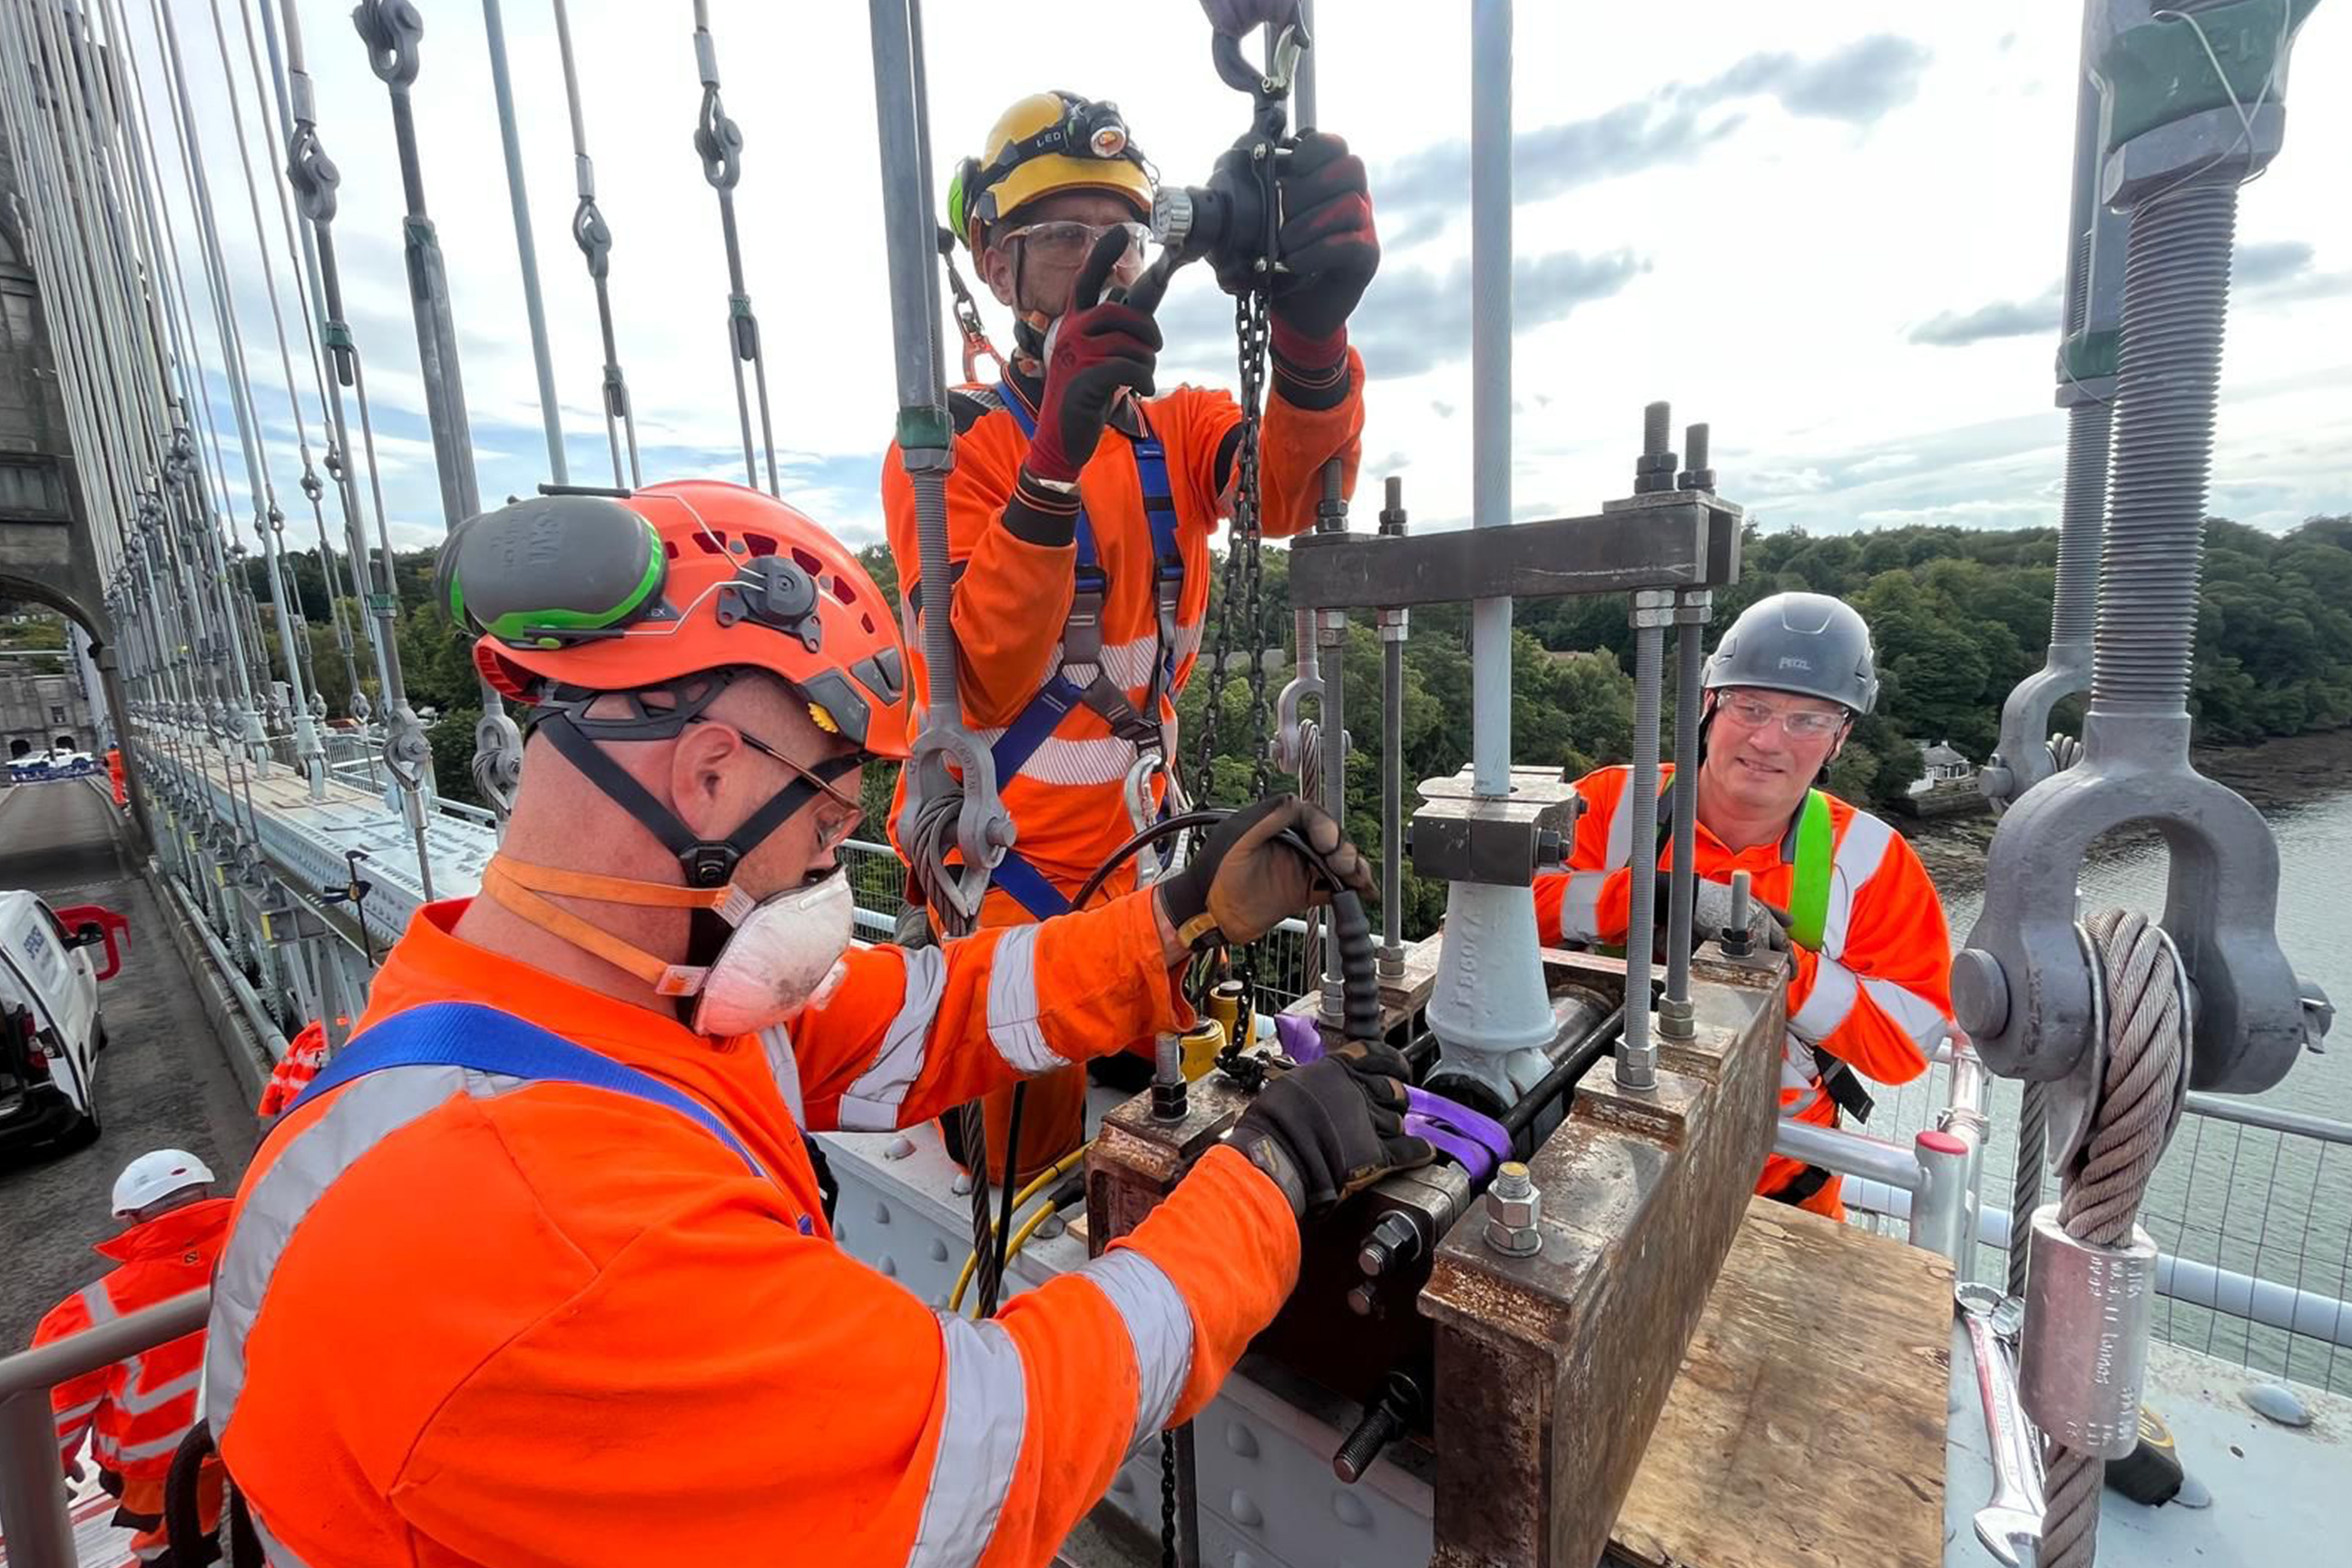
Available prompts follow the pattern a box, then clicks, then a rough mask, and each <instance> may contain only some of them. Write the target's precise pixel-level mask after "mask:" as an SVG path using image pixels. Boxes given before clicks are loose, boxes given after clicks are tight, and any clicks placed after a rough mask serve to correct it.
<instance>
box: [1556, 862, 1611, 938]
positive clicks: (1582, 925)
mask: <svg viewBox="0 0 2352 1568" xmlns="http://www.w3.org/2000/svg"><path fill="white" fill-rule="evenodd" d="M1608 881H1609V873H1608V872H1606V871H1576V872H1571V873H1570V876H1569V879H1568V887H1567V889H1566V890H1565V891H1564V892H1562V894H1561V895H1560V900H1559V934H1560V939H1561V940H1562V941H1564V942H1598V941H1600V940H1601V889H1602V888H1603V887H1604V886H1606V885H1607V883H1608Z"/></svg>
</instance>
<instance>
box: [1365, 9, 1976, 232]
mask: <svg viewBox="0 0 2352 1568" xmlns="http://www.w3.org/2000/svg"><path fill="white" fill-rule="evenodd" d="M1928 58H1929V56H1928V53H1927V50H1926V49H1925V48H1923V47H1920V46H1919V45H1918V44H1916V43H1914V42H1912V41H1911V40H1910V39H1908V38H1905V37H1897V36H1895V35H1894V34H1891V33H1874V34H1872V35H1870V36H1869V37H1863V38H1858V39H1856V40H1855V41H1854V42H1853V43H1851V44H1848V45H1846V46H1845V47H1843V48H1840V49H1837V50H1835V51H1833V52H1832V53H1830V54H1827V55H1824V56H1822V57H1821V58H1817V59H1811V60H1801V59H1799V58H1796V57H1795V56H1793V55H1787V54H1779V53H1762V54H1753V55H1749V56H1748V57H1747V58H1744V59H1742V60H1740V61H1739V62H1738V63H1737V64H1735V65H1734V66H1732V68H1730V69H1729V70H1727V71H1725V72H1724V73H1723V74H1722V75H1721V76H1718V77H1717V78H1715V79H1713V80H1711V81H1707V82H1703V83H1698V84H1690V83H1674V84H1670V85H1668V86H1666V87H1664V88H1661V89H1658V90H1657V91H1656V92H1654V93H1653V94H1651V95H1650V96H1649V97H1647V98H1644V99H1640V100H1635V101H1633V102H1632V103H1622V104H1619V105H1618V106H1617V107H1616V108H1614V109H1611V110H1607V111H1605V112H1603V113H1601V114H1597V115H1594V116H1592V117H1591V118H1590V119H1585V120H1572V121H1567V122H1565V123H1563V124H1559V125H1546V126H1540V127H1538V128H1537V129H1535V130H1532V131H1523V132H1519V134H1518V135H1517V137H1516V138H1514V139H1513V142H1512V144H1511V175H1512V195H1513V197H1514V199H1515V200H1517V201H1521V202H1533V201H1541V200H1543V199H1545V198H1546V197H1549V196H1555V195H1559V194H1560V193H1561V192H1563V191H1568V190H1573V189H1574V188H1576V187H1577V186H1579V185H1584V184H1593V183H1596V182H1598V181H1601V180H1607V179H1615V178H1620V177H1622V176H1623V175H1627V174H1639V173H1641V172H1642V171H1643V170H1644V169H1650V168H1654V167H1656V166H1658V165H1659V164H1662V163H1678V162H1682V161H1684V160H1686V159H1689V158H1692V157H1696V155H1697V154H1698V153H1701V152H1704V151H1705V150H1706V148H1707V147H1709V146H1711V145H1713V144H1714V143H1716V142H1720V141H1722V140H1723V139H1724V138H1725V137H1727V136H1728V135H1730V134H1731V133H1732V132H1734V131H1736V130H1738V128H1739V127H1740V125H1741V124H1742V123H1744V121H1745V120H1746V118H1747V115H1746V111H1745V110H1742V109H1739V108H1738V107H1735V106H1736V105H1737V104H1738V102H1739V100H1745V99H1754V98H1768V99H1771V100H1774V101H1776V102H1778V103H1779V104H1780V108H1781V109H1782V110H1784V111H1786V112H1787V113H1790V114H1793V115H1797V116H1800V117H1802V118H1807V119H1818V120H1834V121H1840V122H1842V123H1844V124H1848V125H1866V124H1868V123H1870V122H1871V121H1874V120H1877V119H1879V118H1880V117H1882V116H1884V115H1885V114H1886V113H1887V112H1888V111H1890V110H1894V109H1896V108H1898V107H1900V106H1901V105H1903V104H1904V103H1906V102H1908V101H1909V100H1911V98H1912V96H1913V94H1914V93H1916V91H1917V89H1918V83H1919V74H1920V72H1921V71H1922V70H1923V69H1924V68H1926V66H1927V60H1928ZM1469 183H1470V144H1469V143H1468V142H1439V143H1438V144H1437V145H1435V146H1433V147H1430V148H1427V149H1425V150H1423V151H1422V152H1420V153H1414V154H1412V156H1411V157H1408V158H1403V159H1401V160H1399V161H1398V162H1396V163H1393V164H1391V165H1390V166H1389V167H1388V168H1387V169H1385V170H1383V171H1382V172H1381V174H1380V175H1379V176H1378V177H1377V178H1375V179H1374V180H1373V182H1372V189H1373V192H1374V195H1375V197H1376V199H1377V200H1378V201H1379V203H1380V208H1381V213H1382V215H1383V216H1384V217H1388V218H1390V219H1391V222H1392V234H1391V238H1392V243H1394V244H1395V245H1397V246H1399V247H1402V246H1406V245H1412V244H1415V243H1418V242H1420V241H1422V240H1424V239H1428V238H1431V237H1433V236H1434V235H1436V234H1437V233H1438V232H1440V231H1441V230H1442V229H1443V227H1444V224H1445V222H1446V219H1447V217H1448V216H1451V215H1454V214H1457V213H1459V212H1461V211H1462V210H1463V206H1462V195H1463V192H1464V191H1465V190H1466V189H1467V188H1468V186H1469Z"/></svg>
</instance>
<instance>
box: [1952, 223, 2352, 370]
mask: <svg viewBox="0 0 2352 1568" xmlns="http://www.w3.org/2000/svg"><path fill="white" fill-rule="evenodd" d="M2314 258H2315V252H2314V251H2313V249H2312V247H2310V246H2309V245H2307V244H2305V242H2303V241H2302V240H2299V239H2274V240H2260V241H2257V242H2255V243H2253V244H2251V245H2242V246H2240V247H2238V249H2237V254H2236V255H2235V257H2233V258H2231V264H2230V281H2231V287H2232V288H2233V289H2236V290H2237V291H2238V292H2240V293H2242V294H2248V295H2252V296H2254V297H2256V298H2259V299H2261V300H2264V301H2266V302H2267V301H2276V300H2316V299H2322V298H2325V297H2326V296H2328V295H2331V294H2343V293H2352V272H2315V271H2313V270H2312V268H2311V264H2312V261H2313V260H2314ZM2065 304H2066V300H2065V285H2064V284H2063V282H2060V283H2053V284H2051V285H2050V287H2049V288H2047V289H2043V290H2042V292H2041V293H2040V294H2038V295H2036V296H2034V297H2033V298H2032V299H2031V300H1994V301H1992V302H1991V303H1990V304H1985V305H1979V306H1977V307H1975V308H1974V309H1972V310H1946V311H1944V312H1943V313H1942V314H1940V315H1936V316H1931V317H1929V318H1928V319H1927V321H1922V322H1920V323H1919V324H1918V325H1917V326H1916V327H1914V328H1912V329H1911V341H1912V342H1915V343H1926V344H1927V345H1929V346H1931V347H1934V348H1960V347H1963V346H1965V345H1967V344H1969V343H1980V342H1989V341H1990V340H1991V339H1994V338H2026V337H2038V336H2040V335H2042V333H2044V332H2053V333H2054V332H2055V331H2057V329H2058V324H2059V316H2060V313H2061V312H2062V311H2063V310H2064V309H2065Z"/></svg>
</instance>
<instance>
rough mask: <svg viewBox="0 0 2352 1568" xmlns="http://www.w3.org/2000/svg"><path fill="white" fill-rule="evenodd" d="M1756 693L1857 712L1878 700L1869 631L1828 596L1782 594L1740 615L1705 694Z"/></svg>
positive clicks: (1718, 650)
mask: <svg viewBox="0 0 2352 1568" xmlns="http://www.w3.org/2000/svg"><path fill="white" fill-rule="evenodd" d="M1727 686H1755V687H1761V688H1763V689H1765V690H1768V691H1793V692H1797V693H1799V694H1801V695H1802V696H1806V697H1821V698H1825V699H1827V700H1830V701H1832V702H1835V703H1837V704H1838V705H1840V706H1841V707H1843V708H1847V709H1851V710H1853V711H1854V712H1856V713H1867V712H1869V711H1870V710H1871V706H1872V705H1873V704H1874V703H1875V702H1876V701H1877V700H1878V667H1877V662H1876V659H1875V658H1874V655H1873V653H1872V650H1871V646H1870V627H1869V626H1868V625H1867V624H1866V623H1864V620H1863V618H1862V616H1860V614H1858V613H1857V612H1856V611H1855V610H1854V608H1853V605H1849V604H1847V603H1846V602H1845V601H1844V600H1843V599H1834V598H1832V597H1831V596H1830V595H1827V594H1775V595H1772V596H1771V597H1770V598H1769V599H1759V600H1757V601H1756V603H1754V604H1752V605H1748V608H1747V609H1745V610H1743V611H1741V612H1740V615H1739V618H1738V620H1736V621H1734V622H1732V623H1731V629H1730V630H1729V631H1727V632H1725V633H1724V634H1723V640H1722V641H1720V642H1718V643H1717V644H1716V645H1715V652H1714V654H1713V655H1712V656H1711V657H1710V658H1708V659H1707V661H1706V689H1708V690H1709V691H1714V690H1716V689H1719V688H1722V687H1727Z"/></svg>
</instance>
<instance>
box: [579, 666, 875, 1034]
mask: <svg viewBox="0 0 2352 1568" xmlns="http://www.w3.org/2000/svg"><path fill="white" fill-rule="evenodd" d="M539 729H540V730H541V731H542V732H543V733H545V735H546V736H547V738H548V740H549V741H550V742H552V743H553V745H554V747H555V749H556V750H557V751H558V752H562V754H563V758H564V760H565V761H566V762H568V763H571V764H572V766H573V767H575V768H577V769H579V770H580V772H581V773H583V775H585V776H586V778H587V779H588V781H589V782H590V783H591V784H594V785H595V786H596V787H597V788H598V789H600V790H602V791H603V792H604V795H605V798H607V799H608V800H610V801H612V802H613V803H614V805H618V806H619V807H620V808H621V809H622V810H624V811H625V812H627V813H628V814H629V815H630V816H634V817H635V818H636V819H637V821H638V823H639V824H640V825H642V826H644V827H645V829H646V832H648V833H650V834H652V835H653V836H654V837H656V838H657V839H659V840H660V841H661V846H662V847H663V848H665V849H667V850H668V851H669V852H670V853H671V854H672V855H675V856H677V861H678V865H679V867H680V868H683V869H684V871H685V873H686V885H687V886H688V888H695V889H722V888H725V887H727V885H728V884H729V883H730V882H731V881H733V880H734V877H735V868H737V867H738V866H740V865H741V864H742V863H743V861H744V859H745V858H748V857H749V856H750V855H751V852H752V851H753V850H755V849H757V848H758V847H760V846H761V844H763V843H765V842H767V840H768V837H769V836H770V835H772V834H773V833H774V832H775V831H776V829H778V828H780V827H782V826H783V825H784V824H785V823H787V822H789V821H791V820H792V818H793V816H794V815H796V814H797V813H798V812H799V811H800V809H801V808H802V807H803V806H804V805H807V804H808V803H809V802H810V801H811V800H813V799H814V798H815V796H816V795H817V794H818V791H819V788H820V785H821V784H831V783H832V782H833V781H834V780H835V779H837V778H839V777H841V776H842V775H843V774H844V773H849V772H850V771H852V770H853V769H855V768H856V766H857V764H858V763H859V760H860V759H859V756H858V754H857V753H856V752H849V753H847V754H845V755H843V756H837V757H828V758H826V759H824V761H823V762H821V763H816V764H814V766H812V767H810V768H809V769H808V770H807V773H806V776H802V775H799V774H795V775H794V776H793V780H792V782H790V783H789V784H785V785H784V787H783V788H782V789H780V790H778V791H777V792H776V793H775V794H774V795H770V796H769V797H768V801H767V804H766V805H762V806H761V807H760V809H759V810H757V811H755V812H753V813H752V814H751V816H748V817H745V818H744V819H743V824H742V826H740V827H738V828H736V829H735V831H734V832H732V833H730V834H729V835H728V836H727V837H724V838H698V837H696V836H695V834H694V832H693V830H692V829H690V828H688V826H686V824H684V823H683V822H680V821H679V820H678V819H677V814H676V813H675V812H673V811H671V810H670V809H669V807H667V806H666V805H663V804H662V803H661V802H660V801H657V800H656V799H655V798H654V797H653V795H652V794H651V793H650V792H649V791H648V790H646V787H645V785H643V784H639V783H638V782H637V781H636V780H635V778H634V777H632V776H631V775H630V773H629V772H628V770H627V769H625V768H624V767H622V766H621V764H620V763H617V762H615V761H614V759H613V756H612V753H610V752H607V751H605V750H604V748H603V747H602V746H599V745H598V744H596V742H594V741H593V740H590V739H589V738H588V736H587V735H586V734H585V733H584V732H583V731H582V730H581V728H580V726H579V725H578V724H577V723H575V722H574V721H572V717H571V715H569V714H567V713H557V714H553V715H551V716H550V717H549V718H547V719H546V720H544V721H541V724H540V725H539ZM734 929H735V927H734V922H733V921H730V920H729V919H728V918H727V915H726V913H724V912H722V911H721V910H720V908H719V906H718V905H716V904H698V905H696V906H694V907H692V909H691V911H690V913H689V914H688V927H687V941H686V966H687V967H688V968H690V969H697V970H699V969H707V968H709V965H710V964H711V963H712V962H713V961H715V960H716V959H717V958H718V956H719V949H721V948H723V947H725V946H726V945H727V939H728V937H729V936H730V934H731V933H732V932H733V931H734ZM692 1005H693V1001H692V998H691V997H680V998H679V999H678V1011H679V1018H680V1021H681V1022H683V1021H684V1020H685V1019H686V1018H687V1017H688V1016H689V1015H690V1013H691V1009H692Z"/></svg>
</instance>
